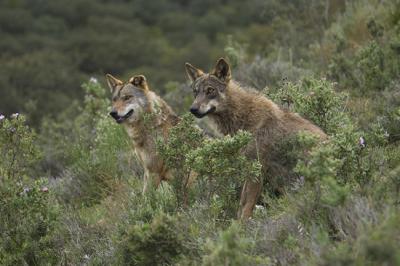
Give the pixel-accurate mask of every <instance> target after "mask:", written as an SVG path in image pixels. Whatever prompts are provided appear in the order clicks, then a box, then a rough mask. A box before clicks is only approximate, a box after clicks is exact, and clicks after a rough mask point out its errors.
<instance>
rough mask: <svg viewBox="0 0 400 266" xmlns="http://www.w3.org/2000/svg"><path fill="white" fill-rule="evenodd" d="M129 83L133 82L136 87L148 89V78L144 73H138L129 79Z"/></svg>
mask: <svg viewBox="0 0 400 266" xmlns="http://www.w3.org/2000/svg"><path fill="white" fill-rule="evenodd" d="M129 83H132V84H133V85H135V86H136V87H139V88H142V89H144V90H147V89H148V86H147V80H146V77H145V76H144V75H136V76H133V77H131V78H130V79H129Z"/></svg>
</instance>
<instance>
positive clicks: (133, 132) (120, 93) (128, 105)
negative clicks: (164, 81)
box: [106, 74, 180, 194]
mask: <svg viewBox="0 0 400 266" xmlns="http://www.w3.org/2000/svg"><path fill="white" fill-rule="evenodd" d="M106 80H107V84H108V86H109V87H110V90H111V93H112V110H111V112H110V115H111V116H112V117H113V118H114V119H115V121H116V122H117V123H119V124H122V125H124V127H125V129H126V131H127V132H128V135H129V137H130V138H131V140H132V144H133V148H134V150H135V153H136V155H137V158H138V160H139V162H140V164H141V165H142V166H143V169H144V185H143V194H145V193H146V192H147V191H148V190H149V188H150V187H155V188H157V187H158V185H159V184H160V182H161V181H162V180H170V179H171V178H172V172H171V170H170V169H168V167H166V165H165V163H164V162H163V160H162V159H161V157H160V156H159V155H158V154H157V147H156V138H158V137H161V138H163V139H164V140H166V139H167V138H168V133H169V130H170V129H171V128H172V127H173V126H175V125H176V124H178V122H179V121H180V119H179V117H178V116H177V115H176V114H175V113H174V111H173V110H172V109H171V107H170V106H169V105H168V104H167V103H166V102H165V101H164V100H163V99H161V98H160V97H159V96H158V95H157V94H156V93H154V92H153V91H151V90H150V88H149V85H148V83H147V80H146V77H145V76H144V75H136V76H133V77H132V78H130V79H129V81H128V82H122V81H121V80H119V79H117V78H115V77H113V76H112V75H110V74H107V75H106ZM146 115H147V116H146ZM146 117H147V118H148V119H146ZM145 120H146V121H145Z"/></svg>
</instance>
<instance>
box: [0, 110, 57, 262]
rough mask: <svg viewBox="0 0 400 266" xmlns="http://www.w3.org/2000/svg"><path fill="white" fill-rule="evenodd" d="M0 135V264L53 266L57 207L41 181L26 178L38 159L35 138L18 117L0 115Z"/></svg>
mask: <svg viewBox="0 0 400 266" xmlns="http://www.w3.org/2000/svg"><path fill="white" fill-rule="evenodd" d="M0 136H1V137H0V151H1V155H2V158H3V159H2V160H1V163H0V212H1V215H0V236H1V237H0V264H2V265H24V264H26V265H44V264H56V263H57V262H58V261H59V255H58V251H57V245H56V243H55V239H54V234H55V230H56V228H57V222H58V217H57V216H58V214H59V208H58V205H57V204H54V198H53V197H52V196H51V194H52V192H49V188H48V187H47V186H45V182H44V181H42V180H36V181H34V180H33V179H31V176H29V174H30V173H31V169H30V167H32V166H33V165H34V164H35V163H37V161H38V160H39V158H40V157H39V155H40V151H39V149H38V147H37V146H36V145H35V139H36V136H35V134H34V133H33V132H32V131H31V130H30V129H29V127H28V126H27V125H26V123H25V117H24V116H22V115H19V114H14V115H13V116H12V118H10V119H7V118H4V116H1V119H0Z"/></svg>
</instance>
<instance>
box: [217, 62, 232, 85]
mask: <svg viewBox="0 0 400 266" xmlns="http://www.w3.org/2000/svg"><path fill="white" fill-rule="evenodd" d="M212 74H213V75H215V76H216V77H217V78H219V79H220V80H221V81H223V82H226V83H228V82H229V80H230V79H231V68H230V67H229V64H228V62H226V60H225V59H224V58H220V59H218V61H217V64H216V65H215V68H214V71H213V72H212Z"/></svg>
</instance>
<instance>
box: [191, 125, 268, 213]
mask: <svg viewBox="0 0 400 266" xmlns="http://www.w3.org/2000/svg"><path fill="white" fill-rule="evenodd" d="M251 140H252V136H251V134H250V133H247V132H243V131H239V132H238V133H237V134H236V135H234V136H232V137H231V136H225V137H223V138H220V139H206V140H205V141H204V142H203V143H202V145H201V146H200V147H199V148H197V149H196V150H194V151H192V152H190V153H189V154H188V156H187V161H188V162H189V163H190V164H191V165H192V167H193V170H194V171H195V172H196V173H197V174H198V176H197V184H198V196H199V197H200V198H202V199H204V200H206V202H208V203H209V204H211V206H212V209H211V210H213V212H214V213H215V215H216V216H222V217H225V218H227V217H234V213H235V212H236V210H237V206H238V205H239V204H238V191H239V190H240V188H241V186H242V185H243V183H244V181H245V180H246V179H247V178H248V179H253V180H256V179H258V178H261V164H260V163H259V162H258V161H253V160H249V159H248V158H246V157H245V155H244V154H243V153H242V151H243V149H244V147H246V145H247V144H248V143H249V142H250V141H251Z"/></svg>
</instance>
